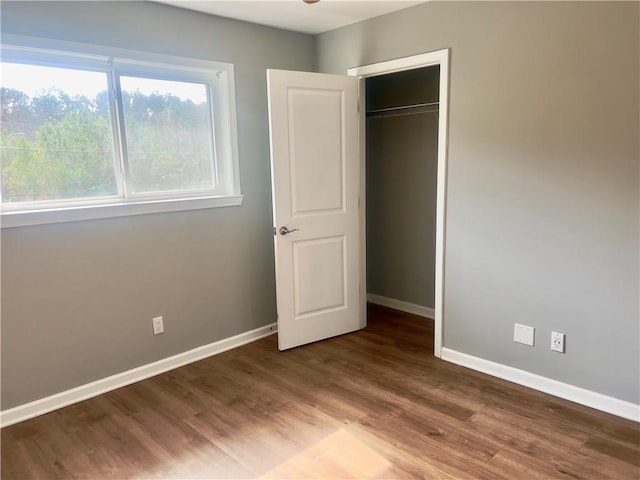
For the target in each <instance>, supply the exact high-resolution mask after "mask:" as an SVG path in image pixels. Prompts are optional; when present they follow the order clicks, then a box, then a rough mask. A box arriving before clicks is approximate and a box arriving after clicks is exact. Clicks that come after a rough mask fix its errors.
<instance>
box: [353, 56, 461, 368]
mask: <svg viewBox="0 0 640 480" xmlns="http://www.w3.org/2000/svg"><path fill="white" fill-rule="evenodd" d="M449 57H450V49H448V48H446V49H442V50H437V51H434V52H429V53H423V54H419V55H413V56H410V57H404V58H398V59H395V60H389V61H385V62H380V63H374V64H369V65H364V66H361V67H354V68H350V69H349V70H347V74H348V75H351V76H356V77H358V99H359V100H358V110H359V112H358V114H359V121H358V131H359V133H358V134H359V144H360V155H359V156H360V165H359V171H360V288H361V295H360V299H361V318H360V325H361V327H362V328H364V327H365V326H366V322H367V319H366V311H367V309H366V301H367V300H366V297H367V292H366V285H367V271H366V268H367V257H366V160H367V154H366V108H365V98H364V95H363V94H364V91H365V89H364V86H365V79H366V78H368V77H375V76H379V75H385V74H389V73H395V72H401V71H403V70H413V69H416V68H423V67H431V66H436V65H439V66H440V84H439V89H440V92H439V95H440V98H439V102H440V108H439V118H438V178H437V187H436V191H437V193H436V253H435V255H436V258H435V304H434V317H435V318H434V338H433V354H434V356H436V357H438V358H440V357H441V356H442V346H443V343H444V337H443V334H444V255H445V223H446V200H447V196H446V188H447V147H448V145H447V141H448V140H447V139H448V113H449ZM362 289H364V291H362Z"/></svg>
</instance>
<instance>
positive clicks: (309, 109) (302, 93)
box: [267, 70, 362, 350]
mask: <svg viewBox="0 0 640 480" xmlns="http://www.w3.org/2000/svg"><path fill="white" fill-rule="evenodd" d="M267 84H268V94H269V123H270V133H271V175H272V185H273V210H274V225H275V230H274V239H275V242H274V243H275V256H276V290H277V305H278V347H279V348H280V350H285V349H287V348H292V347H296V346H298V345H304V344H306V343H310V342H314V341H317V340H322V339H325V338H329V337H333V336H336V335H340V334H343V333H347V332H351V331H354V330H358V329H359V328H361V321H360V317H361V314H362V312H361V298H360V277H359V275H360V261H361V260H360V252H359V249H360V243H359V242H360V223H359V211H358V208H359V206H358V196H359V188H360V181H359V163H358V162H359V156H358V155H359V152H358V143H359V142H358V132H357V129H358V114H357V101H358V80H357V78H356V77H346V76H339V75H326V74H317V73H307V72H291V71H284V70H268V71H267Z"/></svg>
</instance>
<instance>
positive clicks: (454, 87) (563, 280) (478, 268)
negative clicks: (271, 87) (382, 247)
mask: <svg viewBox="0 0 640 480" xmlns="http://www.w3.org/2000/svg"><path fill="white" fill-rule="evenodd" d="M639 7H640V5H639V4H638V3H637V2H621V3H614V2H605V3H592V2H585V3H577V2H569V3H559V2H539V3H527V2H496V3H487V2H469V3H461V2H442V3H441V2H429V3H427V4H423V5H420V6H417V7H413V8H410V9H406V10H403V11H400V12H396V13H393V14H390V15H387V16H384V17H379V18H376V19H372V20H369V21H366V22H363V23H360V24H356V25H353V26H349V27H345V28H342V29H338V30H335V31H332V32H328V33H326V34H322V35H320V36H319V37H318V46H317V48H318V68H319V70H320V71H322V72H330V73H344V72H346V70H347V68H349V67H355V66H359V65H366V64H369V63H375V62H379V61H384V60H389V59H393V58H399V57H404V56H408V55H413V54H418V53H423V52H429V51H433V50H438V49H441V48H451V81H450V110H449V112H450V117H449V146H448V148H449V150H448V155H449V175H448V183H447V185H448V186H447V188H448V189H447V218H446V221H447V226H446V258H445V275H446V277H445V306H444V319H445V320H444V335H445V338H444V344H445V346H446V347H449V348H452V349H455V350H458V351H461V352H464V353H467V354H470V355H475V356H478V357H481V358H484V359H488V360H491V361H494V362H498V363H501V364H505V365H510V366H513V367H516V368H520V369H524V370H527V371H530V372H533V373H536V374H540V375H544V376H546V377H549V378H553V379H557V380H559V381H563V382H567V383H569V384H573V385H577V386H579V387H583V388H586V389H589V390H593V391H596V392H600V393H603V394H605V395H610V396H613V397H616V398H619V399H622V400H627V401H630V402H634V403H640V385H639V382H640V372H639V360H640V352H639V343H640V342H639V339H640V332H639V313H638V306H639V291H640V285H639V280H638V272H639V268H638V267H639V258H638V257H639V255H638V251H639V238H638V232H639V196H638V194H639V183H638V173H639V172H638V167H639V155H640V152H639V145H638V137H639V128H640V125H639V109H640V106H639V105H640V98H639V89H638V86H639V74H638V71H639V56H640V52H639V48H640V47H639V42H638V39H639V33H640V32H639V24H640V22H639V15H640V13H639ZM514 322H519V323H524V324H527V325H531V326H534V327H536V345H535V347H534V348H531V347H527V346H524V345H520V344H515V343H513V341H512V339H513V323H514ZM552 330H556V331H560V332H564V333H566V335H567V337H566V354H565V355H561V354H558V353H553V352H551V351H550V350H549V348H548V345H549V342H550V332H551V331H552Z"/></svg>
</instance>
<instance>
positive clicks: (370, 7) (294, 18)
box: [154, 0, 425, 34]
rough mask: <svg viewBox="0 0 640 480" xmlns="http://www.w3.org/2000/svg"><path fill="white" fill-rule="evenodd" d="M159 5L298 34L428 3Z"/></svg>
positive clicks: (328, 0)
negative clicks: (172, 6) (282, 29)
mask: <svg viewBox="0 0 640 480" xmlns="http://www.w3.org/2000/svg"><path fill="white" fill-rule="evenodd" d="M154 1H156V2H158V3H165V4H168V5H174V6H176V7H181V8H186V9H189V10H196V11H199V12H205V13H210V14H213V15H220V16H222V17H228V18H235V19H238V20H244V21H247V22H252V23H258V24H261V25H269V26H271V27H277V28H284V29H286V30H293V31H295V32H303V33H311V34H316V33H322V32H326V31H329V30H333V29H334V28H338V27H343V26H345V25H350V24H352V23H357V22H360V21H362V20H366V19H367V18H372V17H377V16H380V15H384V14H386V13H390V12H393V11H396V10H402V9H403V8H407V7H412V6H414V5H418V4H420V3H425V1H424V0H423V1H404V0H392V1H383V0H349V1H347V0H320V1H319V2H318V3H314V4H306V3H304V2H303V0H233V1H229V0H228V1H217V0H154Z"/></svg>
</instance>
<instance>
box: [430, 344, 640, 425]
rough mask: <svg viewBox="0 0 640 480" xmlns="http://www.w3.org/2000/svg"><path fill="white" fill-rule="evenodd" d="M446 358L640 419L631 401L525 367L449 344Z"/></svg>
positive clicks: (551, 393)
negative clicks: (578, 385) (472, 353)
mask: <svg viewBox="0 0 640 480" xmlns="http://www.w3.org/2000/svg"><path fill="white" fill-rule="evenodd" d="M442 360H446V361H447V362H451V363H455V364H457V365H461V366H463V367H467V368H470V369H472V370H477V371H478V372H482V373H486V374H489V375H492V376H494V377H498V378H502V379H504V380H508V381H510V382H513V383H517V384H518V385H523V386H525V387H529V388H533V389H535V390H539V391H541V392H544V393H548V394H550V395H554V396H556V397H560V398H564V399H565V400H570V401H572V402H575V403H579V404H581V405H586V406H587V407H591V408H595V409H597V410H601V411H603V412H607V413H611V414H613V415H616V416H618V417H622V418H626V419H629V420H633V421H634V422H640V405H636V404H634V403H631V402H626V401H624V400H620V399H617V398H613V397H609V396H607V395H602V394H601V393H596V392H592V391H591V390H585V389H584V388H580V387H575V386H573V385H569V384H567V383H563V382H559V381H557V380H552V379H550V378H547V377H542V376H540V375H536V374H534V373H530V372H527V371H525V370H520V369H517V368H513V367H509V366H507V365H502V364H500V363H495V362H491V361H489V360H484V359H482V358H478V357H474V356H472V355H467V354H466V353H461V352H458V351H456V350H451V349H450V348H446V347H445V348H443V349H442Z"/></svg>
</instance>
